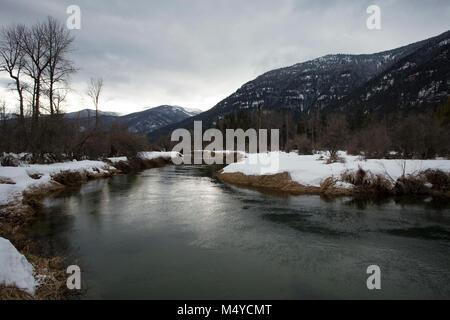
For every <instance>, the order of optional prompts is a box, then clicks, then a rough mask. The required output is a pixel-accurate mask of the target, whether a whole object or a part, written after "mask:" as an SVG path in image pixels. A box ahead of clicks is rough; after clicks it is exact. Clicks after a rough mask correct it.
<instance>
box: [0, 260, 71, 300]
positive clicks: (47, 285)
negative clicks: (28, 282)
mask: <svg viewBox="0 0 450 320" xmlns="http://www.w3.org/2000/svg"><path fill="white" fill-rule="evenodd" d="M24 254H25V256H26V257H27V260H28V262H30V263H31V264H32V265H33V267H34V271H35V275H39V279H40V280H39V284H38V286H37V287H36V292H35V294H34V296H31V295H30V294H28V293H26V292H24V291H22V290H20V289H19V288H17V287H15V286H5V285H0V300H62V299H65V297H66V296H67V292H68V289H67V286H66V274H65V272H64V270H63V267H62V266H63V259H62V258H61V257H54V258H41V257H37V256H34V255H31V254H28V253H26V252H25V253H24Z"/></svg>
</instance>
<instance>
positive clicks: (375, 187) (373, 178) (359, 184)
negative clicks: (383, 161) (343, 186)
mask: <svg viewBox="0 0 450 320" xmlns="http://www.w3.org/2000/svg"><path fill="white" fill-rule="evenodd" d="M341 179H342V181H344V182H347V183H351V184H353V185H354V186H355V187H356V189H357V191H358V192H360V193H375V194H385V195H388V194H390V193H391V192H392V184H391V182H390V181H389V180H388V179H386V178H385V177H384V176H382V175H379V174H373V173H371V172H367V171H365V170H364V169H362V168H361V167H360V168H359V169H358V170H356V171H345V172H344V173H342V175H341Z"/></svg>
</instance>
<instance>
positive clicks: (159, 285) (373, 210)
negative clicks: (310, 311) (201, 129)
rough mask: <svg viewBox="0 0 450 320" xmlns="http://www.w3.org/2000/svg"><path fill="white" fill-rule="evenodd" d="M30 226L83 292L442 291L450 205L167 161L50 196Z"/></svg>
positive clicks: (449, 257) (425, 294) (260, 295)
mask: <svg viewBox="0 0 450 320" xmlns="http://www.w3.org/2000/svg"><path fill="white" fill-rule="evenodd" d="M29 232H30V234H31V235H32V236H33V237H34V238H35V239H36V240H41V241H42V242H43V243H45V244H46V246H47V249H46V250H47V251H48V252H49V253H51V254H65V255H68V256H69V258H68V260H69V264H72V263H73V264H78V265H80V267H81V270H82V286H83V288H84V294H83V298H98V299H116V298H117V299H118V298H125V299H127V298H140V299H222V298H223V299H266V298H267V299H302V298H343V299H345V298H362V299H367V298H368V299H378V298H397V299H399V298H447V299H449V298H450V210H449V208H448V206H447V207H445V206H444V207H442V206H439V203H438V204H436V203H434V202H430V201H428V200H426V201H425V202H420V203H419V204H407V205H404V204H403V205H400V204H398V203H395V202H394V201H393V200H386V201H384V202H381V203H377V204H373V203H372V204H367V203H362V202H360V201H352V200H350V199H348V198H344V199H343V198H340V199H335V200H325V199H321V198H320V197H319V196H280V195H270V194H263V193H260V192H258V191H251V190H247V189H240V188H236V187H233V186H229V185H226V184H223V183H221V182H219V181H217V180H216V179H215V178H214V177H213V175H212V169H211V168H208V167H205V166H201V167H199V166H197V167H194V166H179V167H175V166H169V167H165V168H160V169H151V170H147V171H144V172H141V173H139V174H137V175H127V176H116V177H113V178H111V179H104V180H97V181H92V182H89V183H88V184H86V185H84V186H82V187H81V188H80V189H77V190H72V191H70V192H65V193H64V194H62V195H59V196H58V197H54V198H51V199H48V200H47V201H46V202H45V208H44V215H43V217H42V218H41V219H40V220H39V221H38V222H37V223H36V224H34V225H33V226H32V227H31V228H30V230H29ZM372 264H376V265H379V266H380V268H381V286H382V289H381V290H377V291H369V290H368V289H367V287H366V279H367V277H368V275H367V274H366V269H367V267H368V266H369V265H372Z"/></svg>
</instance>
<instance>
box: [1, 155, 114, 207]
mask: <svg viewBox="0 0 450 320" xmlns="http://www.w3.org/2000/svg"><path fill="white" fill-rule="evenodd" d="M107 169H110V167H109V165H108V164H106V163H105V162H102V161H89V160H84V161H73V162H63V163H53V164H33V165H26V166H22V167H0V177H3V178H9V179H10V180H12V181H13V182H14V184H0V205H5V204H7V203H8V202H10V201H12V200H14V199H21V197H22V192H23V191H24V190H26V189H28V188H30V187H34V186H40V185H45V184H47V183H49V182H50V181H51V180H52V179H51V176H52V175H54V174H57V173H60V172H61V171H79V172H83V171H86V172H90V173H93V174H98V173H107ZM31 176H34V177H35V178H37V177H40V178H39V179H33V178H32V177H31Z"/></svg>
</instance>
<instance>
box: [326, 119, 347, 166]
mask: <svg viewBox="0 0 450 320" xmlns="http://www.w3.org/2000/svg"><path fill="white" fill-rule="evenodd" d="M347 135H348V126H347V120H346V119H345V116H344V115H341V114H334V115H331V116H329V117H328V118H327V125H326V128H325V132H324V135H323V137H322V140H323V146H324V147H325V148H326V149H327V150H328V151H329V152H330V159H331V160H336V159H337V152H338V150H339V148H342V147H343V146H344V145H345V141H346V140H347Z"/></svg>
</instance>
